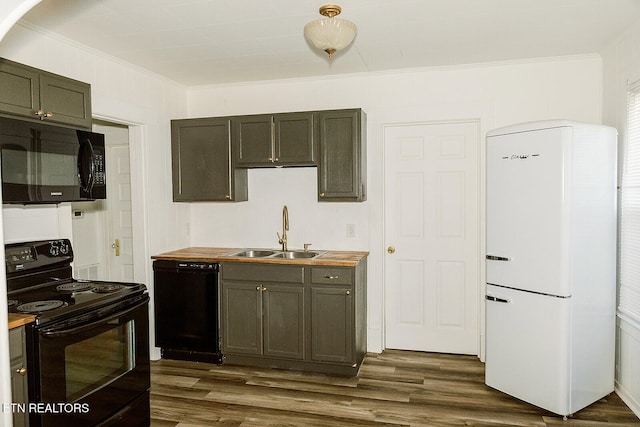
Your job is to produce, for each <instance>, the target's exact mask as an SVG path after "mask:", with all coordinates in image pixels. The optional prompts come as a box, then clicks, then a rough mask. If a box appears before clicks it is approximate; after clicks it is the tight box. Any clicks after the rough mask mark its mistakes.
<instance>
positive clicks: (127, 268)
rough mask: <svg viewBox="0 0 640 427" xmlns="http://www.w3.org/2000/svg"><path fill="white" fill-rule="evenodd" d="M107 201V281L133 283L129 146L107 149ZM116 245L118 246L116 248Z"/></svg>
mask: <svg viewBox="0 0 640 427" xmlns="http://www.w3.org/2000/svg"><path fill="white" fill-rule="evenodd" d="M108 150H109V151H108V153H109V154H108V158H107V162H106V166H107V180H108V181H107V191H108V194H107V201H108V204H107V206H108V211H109V216H110V218H111V227H110V228H111V236H110V241H109V244H110V245H111V248H109V249H110V251H109V252H108V253H109V254H110V255H109V256H108V262H109V265H110V267H111V268H110V269H109V270H110V274H109V277H108V280H114V281H123V282H133V229H132V217H131V172H130V169H129V168H130V166H129V146H128V145H117V146H112V147H109V148H108ZM116 246H119V248H117V247H116Z"/></svg>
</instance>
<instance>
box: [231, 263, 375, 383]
mask: <svg viewBox="0 0 640 427" xmlns="http://www.w3.org/2000/svg"><path fill="white" fill-rule="evenodd" d="M221 277H222V281H221V283H222V284H221V292H222V299H221V301H222V307H221V328H222V352H223V354H224V356H225V363H238V364H245V365H256V366H269V367H277V368H291V369H301V370H308V371H316V372H326V373H335V374H341V375H356V374H357V372H358V369H359V367H360V364H361V363H362V360H363V359H364V354H365V352H366V307H365V302H366V260H365V261H362V262H361V263H359V264H358V265H357V266H355V267H315V266H299V265H269V264H252V263H222V265H221Z"/></svg>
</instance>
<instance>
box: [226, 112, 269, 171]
mask: <svg viewBox="0 0 640 427" xmlns="http://www.w3.org/2000/svg"><path fill="white" fill-rule="evenodd" d="M233 123H234V138H235V141H236V147H237V149H236V158H235V163H236V166H240V167H259V166H273V143H272V142H273V116H271V115H260V116H244V117H236V118H234V119H233Z"/></svg>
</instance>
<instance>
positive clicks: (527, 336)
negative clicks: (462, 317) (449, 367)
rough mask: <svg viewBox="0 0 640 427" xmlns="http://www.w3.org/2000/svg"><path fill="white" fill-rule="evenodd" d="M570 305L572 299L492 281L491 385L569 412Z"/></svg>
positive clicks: (488, 376) (561, 412)
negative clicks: (507, 286)
mask: <svg viewBox="0 0 640 427" xmlns="http://www.w3.org/2000/svg"><path fill="white" fill-rule="evenodd" d="M570 304H571V298H558V297H552V296H545V295H539V294H534V293H530V292H523V291H517V290H513V289H505V288H501V287H497V286H491V285H489V286H487V300H486V309H487V311H486V315H487V351H486V366H485V368H486V373H485V382H486V383H487V385H488V386H490V387H493V388H495V389H498V390H500V391H502V392H504V393H507V394H509V395H511V396H514V397H517V398H518V399H521V400H524V401H525V402H529V403H531V404H533V405H536V406H539V407H541V408H544V409H547V410H549V411H552V412H554V413H556V414H559V415H569V414H570V413H571V408H570V405H571V402H570V366H569V360H570V357H569V348H570V338H569V324H570V322H569V313H570Z"/></svg>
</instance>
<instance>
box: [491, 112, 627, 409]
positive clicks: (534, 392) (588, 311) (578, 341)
mask: <svg viewBox="0 0 640 427" xmlns="http://www.w3.org/2000/svg"><path fill="white" fill-rule="evenodd" d="M486 141H487V159H486V160H487V240H486V242H487V243H486V245H487V246H486V278H487V289H486V297H485V304H486V358H485V361H486V366H485V367H486V376H485V382H486V384H487V385H489V386H491V387H493V388H495V389H498V390H500V391H502V392H504V393H507V394H510V395H512V396H514V397H516V398H518V399H521V400H523V401H526V402H529V403H531V404H533V405H536V406H539V407H541V408H544V409H546V410H548V411H551V412H553V413H555V414H558V415H562V416H565V417H566V416H568V415H571V414H573V413H575V412H577V411H579V410H580V409H582V408H584V407H585V406H587V405H589V404H591V403H593V402H595V401H597V400H598V399H600V398H602V397H604V396H606V395H607V394H609V393H611V392H612V391H613V387H614V384H613V381H614V363H615V362H614V357H615V356H614V355H615V304H616V182H617V179H616V162H617V157H616V144H617V132H616V130H615V129H614V128H611V127H607V126H601V125H593V124H586V123H578V122H571V121H566V120H554V121H543V122H531V123H523V124H519V125H513V126H508V127H505V128H500V129H496V130H493V131H490V132H488V133H487V139H486Z"/></svg>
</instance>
